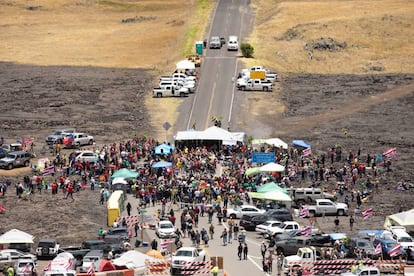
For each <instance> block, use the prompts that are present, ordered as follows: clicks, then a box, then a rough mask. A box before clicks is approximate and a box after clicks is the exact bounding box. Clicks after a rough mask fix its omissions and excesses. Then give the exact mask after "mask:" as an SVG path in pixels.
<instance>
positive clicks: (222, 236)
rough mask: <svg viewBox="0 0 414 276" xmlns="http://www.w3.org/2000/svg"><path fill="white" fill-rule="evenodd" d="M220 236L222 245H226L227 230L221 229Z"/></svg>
mask: <svg viewBox="0 0 414 276" xmlns="http://www.w3.org/2000/svg"><path fill="white" fill-rule="evenodd" d="M220 238H222V239H223V245H224V246H226V245H227V230H226V229H224V230H223V232H222V233H221V236H220Z"/></svg>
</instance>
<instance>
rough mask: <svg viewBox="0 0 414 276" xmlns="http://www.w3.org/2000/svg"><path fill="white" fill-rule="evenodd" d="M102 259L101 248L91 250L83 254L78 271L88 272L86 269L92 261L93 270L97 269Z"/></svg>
mask: <svg viewBox="0 0 414 276" xmlns="http://www.w3.org/2000/svg"><path fill="white" fill-rule="evenodd" d="M103 259H104V253H103V251H102V250H91V251H89V252H88V253H87V254H86V255H85V257H83V261H82V266H81V268H80V269H79V271H80V272H81V273H86V272H88V269H89V267H90V266H91V264H92V262H93V263H94V268H95V269H94V271H95V272H96V271H99V268H100V267H101V261H102V260H103Z"/></svg>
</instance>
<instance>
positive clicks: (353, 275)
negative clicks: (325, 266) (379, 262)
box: [341, 266, 380, 276]
mask: <svg viewBox="0 0 414 276" xmlns="http://www.w3.org/2000/svg"><path fill="white" fill-rule="evenodd" d="M359 275H380V271H379V269H378V268H376V267H374V266H366V267H358V268H355V270H354V271H349V272H344V273H341V276H359Z"/></svg>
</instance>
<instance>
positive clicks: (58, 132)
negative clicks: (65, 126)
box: [53, 131, 62, 135]
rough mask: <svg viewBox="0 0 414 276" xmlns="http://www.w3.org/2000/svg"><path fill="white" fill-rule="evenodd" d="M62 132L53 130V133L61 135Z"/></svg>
mask: <svg viewBox="0 0 414 276" xmlns="http://www.w3.org/2000/svg"><path fill="white" fill-rule="evenodd" d="M61 134H62V131H55V132H53V135H61Z"/></svg>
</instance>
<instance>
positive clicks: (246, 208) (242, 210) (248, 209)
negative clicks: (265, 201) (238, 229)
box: [227, 205, 266, 219]
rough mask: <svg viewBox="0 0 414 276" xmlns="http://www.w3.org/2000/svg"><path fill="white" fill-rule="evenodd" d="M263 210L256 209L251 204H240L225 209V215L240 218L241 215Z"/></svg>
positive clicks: (263, 211)
mask: <svg viewBox="0 0 414 276" xmlns="http://www.w3.org/2000/svg"><path fill="white" fill-rule="evenodd" d="M265 212H266V211H265V210H261V209H258V208H256V207H254V206H251V205H241V206H239V207H237V208H236V209H231V208H230V209H227V216H228V217H229V218H232V219H235V218H238V219H240V218H241V217H242V216H243V215H254V214H264V213H265Z"/></svg>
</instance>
